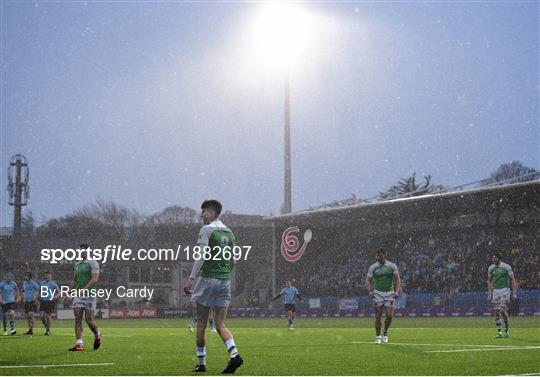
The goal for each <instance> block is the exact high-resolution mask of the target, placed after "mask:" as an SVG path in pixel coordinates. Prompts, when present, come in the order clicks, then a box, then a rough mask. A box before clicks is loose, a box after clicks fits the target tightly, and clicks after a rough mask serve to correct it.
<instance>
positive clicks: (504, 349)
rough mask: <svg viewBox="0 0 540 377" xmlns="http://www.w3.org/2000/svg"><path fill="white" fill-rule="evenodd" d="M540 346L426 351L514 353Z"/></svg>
mask: <svg viewBox="0 0 540 377" xmlns="http://www.w3.org/2000/svg"><path fill="white" fill-rule="evenodd" d="M537 348H540V346H526V347H505V348H467V349H464V350H438V351H424V352H426V353H450V352H475V351H513V350H528V349H537Z"/></svg>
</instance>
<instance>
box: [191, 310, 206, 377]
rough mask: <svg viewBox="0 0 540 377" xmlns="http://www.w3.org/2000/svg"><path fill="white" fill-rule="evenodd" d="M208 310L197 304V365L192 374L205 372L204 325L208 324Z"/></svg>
mask: <svg viewBox="0 0 540 377" xmlns="http://www.w3.org/2000/svg"><path fill="white" fill-rule="evenodd" d="M209 311H210V308H208V307H206V306H204V305H201V304H199V303H197V309H196V316H197V338H196V344H197V359H198V360H199V363H198V364H197V366H196V367H195V369H193V371H194V372H206V335H205V331H206V323H207V322H208V312H209Z"/></svg>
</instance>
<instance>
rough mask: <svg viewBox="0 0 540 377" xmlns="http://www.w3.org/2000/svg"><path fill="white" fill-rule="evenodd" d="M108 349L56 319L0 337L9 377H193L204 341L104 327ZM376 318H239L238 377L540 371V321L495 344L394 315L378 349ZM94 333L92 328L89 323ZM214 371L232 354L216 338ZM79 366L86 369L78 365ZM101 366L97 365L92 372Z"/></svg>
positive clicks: (474, 323) (147, 328)
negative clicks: (79, 346) (48, 327)
mask: <svg viewBox="0 0 540 377" xmlns="http://www.w3.org/2000/svg"><path fill="white" fill-rule="evenodd" d="M97 322H98V324H99V326H100V328H101V330H102V333H103V335H104V344H103V346H102V348H101V349H100V350H99V351H93V350H92V336H91V333H90V331H89V330H88V329H87V328H86V327H85V346H86V350H85V351H84V352H78V353H70V352H68V351H67V349H68V347H71V346H72V345H73V344H74V336H73V321H69V320H64V321H55V322H54V324H53V326H54V327H53V329H52V332H53V335H52V336H51V337H45V336H44V335H43V333H44V330H43V328H42V327H41V324H39V325H38V326H37V328H36V330H35V333H36V335H34V336H33V337H29V336H23V335H20V334H22V333H23V332H24V331H26V328H25V323H24V322H23V321H17V329H18V332H19V333H18V334H17V335H16V336H3V337H1V336H0V375H190V374H191V372H190V371H191V369H192V368H193V367H194V366H195V364H196V357H195V335H194V334H193V333H190V332H188V330H187V328H186V325H187V323H188V319H132V320H131V319H130V320H99V321H97ZM372 324H373V319H372V318H298V319H297V320H296V321H295V325H296V330H295V331H287V329H286V320H285V319H284V318H272V319H260V318H256V319H230V320H229V321H228V326H229V328H230V329H231V330H232V331H233V333H234V337H235V340H236V343H237V345H238V349H239V351H240V353H241V355H242V357H243V358H244V360H245V362H244V365H243V366H242V367H241V368H240V369H238V371H237V374H238V375H505V374H540V329H539V327H540V318H533V317H518V318H511V326H512V330H511V337H510V338H508V339H494V338H493V335H494V334H495V329H494V326H493V324H494V320H493V318H489V317H483V318H395V319H394V324H393V327H392V329H391V331H390V334H389V335H390V344H387V345H375V344H373V343H372V342H373V340H374V331H373V329H372ZM85 326H86V325H85ZM207 354H208V355H207V368H208V372H207V373H206V374H210V375H212V374H219V373H220V372H221V370H222V369H223V367H224V366H225V364H226V362H227V359H228V355H227V353H226V351H225V348H224V346H223V343H222V342H221V340H220V339H219V336H218V335H217V334H216V333H210V332H208V333H207ZM75 364H79V365H78V366H76V365H75ZM86 364H96V365H86Z"/></svg>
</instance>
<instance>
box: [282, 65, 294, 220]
mask: <svg viewBox="0 0 540 377" xmlns="http://www.w3.org/2000/svg"><path fill="white" fill-rule="evenodd" d="M290 97H291V90H290V86H289V73H287V74H286V76H285V114H284V115H285V119H284V120H285V125H284V151H283V153H284V158H283V163H284V166H283V208H282V213H291V210H292V189H291V98H290Z"/></svg>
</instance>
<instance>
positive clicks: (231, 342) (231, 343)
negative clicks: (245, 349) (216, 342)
mask: <svg viewBox="0 0 540 377" xmlns="http://www.w3.org/2000/svg"><path fill="white" fill-rule="evenodd" d="M225 348H227V352H229V355H231V359H232V358H235V357H236V355H238V350H237V349H236V344H234V339H233V338H231V339H229V340H227V341H225Z"/></svg>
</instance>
